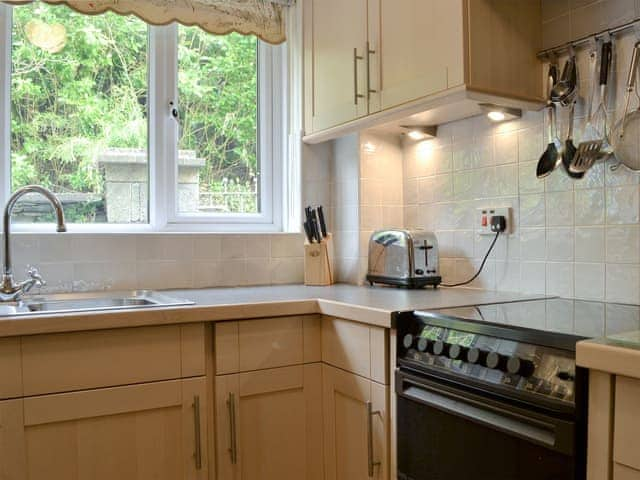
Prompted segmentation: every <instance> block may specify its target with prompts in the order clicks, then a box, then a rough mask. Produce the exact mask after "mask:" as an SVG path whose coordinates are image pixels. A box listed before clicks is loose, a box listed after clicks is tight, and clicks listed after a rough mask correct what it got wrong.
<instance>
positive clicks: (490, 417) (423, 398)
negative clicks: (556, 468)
mask: <svg viewBox="0 0 640 480" xmlns="http://www.w3.org/2000/svg"><path fill="white" fill-rule="evenodd" d="M400 395H401V396H402V397H405V398H407V399H410V400H413V401H416V402H418V403H421V404H424V405H427V406H429V407H433V408H436V409H438V410H441V411H444V412H447V413H450V414H453V415H456V416H459V417H462V418H465V419H467V420H470V421H472V422H475V423H478V424H481V425H484V426H487V427H489V428H492V429H494V430H498V431H501V432H504V433H507V434H510V435H514V436H516V437H519V438H522V439H524V440H527V441H531V442H534V443H536V444H539V445H542V446H544V447H547V448H550V449H552V450H556V451H559V452H561V453H564V454H567V455H571V454H572V453H573V448H572V437H573V425H571V424H570V423H569V422H560V421H555V422H554V419H551V418H549V420H548V422H545V421H541V420H539V419H534V418H527V417H526V416H523V415H519V414H517V413H515V412H510V411H509V410H507V409H504V408H500V407H499V406H496V405H490V404H484V403H481V402H477V401H474V400H471V399H469V398H466V397H464V396H462V395H458V394H455V393H453V392H449V391H446V392H445V391H440V390H438V389H437V388H433V387H430V386H427V385H423V384H418V383H416V382H412V381H411V380H407V379H406V378H405V379H403V380H402V390H401V392H400ZM561 423H563V424H564V425H562V424H561ZM567 430H569V431H567ZM563 438H564V441H562V439H563Z"/></svg>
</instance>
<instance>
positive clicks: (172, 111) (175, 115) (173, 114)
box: [169, 101, 180, 120]
mask: <svg viewBox="0 0 640 480" xmlns="http://www.w3.org/2000/svg"><path fill="white" fill-rule="evenodd" d="M169 115H171V117H172V118H173V119H174V120H179V119H180V112H178V109H177V108H176V105H175V103H174V102H173V101H170V102H169Z"/></svg>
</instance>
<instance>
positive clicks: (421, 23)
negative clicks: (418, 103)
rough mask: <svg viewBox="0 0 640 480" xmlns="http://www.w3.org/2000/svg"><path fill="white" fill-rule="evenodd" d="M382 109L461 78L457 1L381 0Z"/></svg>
mask: <svg viewBox="0 0 640 480" xmlns="http://www.w3.org/2000/svg"><path fill="white" fill-rule="evenodd" d="M380 2H381V5H380V36H381V39H380V49H379V50H380V68H381V77H382V80H381V89H382V90H381V108H382V109H387V108H391V107H395V106H397V105H400V104H402V103H405V102H410V101H412V100H416V99H418V98H420V97H424V96H427V95H430V94H433V93H436V92H439V91H443V90H446V89H447V88H451V87H454V86H456V85H461V84H462V83H463V82H464V65H463V58H464V57H463V36H464V35H463V23H462V19H463V11H462V0H402V2H398V1H397V0H380Z"/></svg>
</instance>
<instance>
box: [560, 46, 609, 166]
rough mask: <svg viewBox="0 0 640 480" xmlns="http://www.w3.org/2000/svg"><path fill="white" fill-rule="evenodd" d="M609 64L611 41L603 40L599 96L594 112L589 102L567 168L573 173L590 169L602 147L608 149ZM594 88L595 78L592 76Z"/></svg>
mask: <svg viewBox="0 0 640 480" xmlns="http://www.w3.org/2000/svg"><path fill="white" fill-rule="evenodd" d="M610 65H611V42H604V43H603V44H602V50H601V54H600V74H599V84H600V98H599V101H598V107H597V108H596V110H595V112H593V113H591V109H592V104H593V100H592V101H591V102H590V103H589V115H588V117H587V118H588V121H587V124H586V125H585V128H584V135H583V137H582V141H581V142H580V143H579V144H578V150H577V152H576V155H575V157H574V158H573V161H572V162H571V165H569V170H571V171H572V172H575V173H584V172H586V171H587V170H588V169H590V168H591V167H592V166H593V164H594V163H595V162H596V160H598V158H599V157H600V153H601V151H602V149H603V148H605V149H609V138H608V129H607V107H606V102H607V79H608V77H609V66H610ZM594 90H595V78H594Z"/></svg>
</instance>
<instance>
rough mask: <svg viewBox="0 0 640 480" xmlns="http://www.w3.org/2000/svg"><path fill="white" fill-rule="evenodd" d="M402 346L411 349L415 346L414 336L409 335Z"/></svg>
mask: <svg viewBox="0 0 640 480" xmlns="http://www.w3.org/2000/svg"><path fill="white" fill-rule="evenodd" d="M402 345H404V348H407V349H408V348H411V345H413V335H411V334H410V333H407V334H406V335H405V336H404V337H403V338H402Z"/></svg>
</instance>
